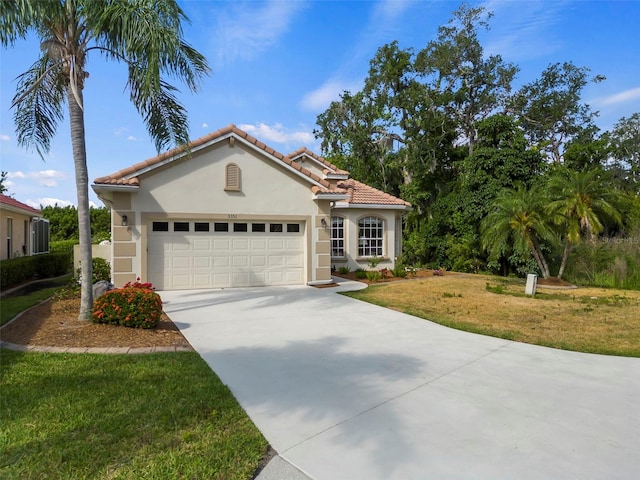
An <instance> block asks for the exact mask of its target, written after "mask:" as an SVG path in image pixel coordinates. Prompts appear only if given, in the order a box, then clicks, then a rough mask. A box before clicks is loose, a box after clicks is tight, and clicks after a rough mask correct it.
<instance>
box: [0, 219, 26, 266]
mask: <svg viewBox="0 0 640 480" xmlns="http://www.w3.org/2000/svg"><path fill="white" fill-rule="evenodd" d="M31 217H32V214H23V213H19V212H14V211H12V210H9V209H5V208H4V207H2V208H0V259H2V260H4V259H7V258H14V257H22V256H23V255H25V254H26V255H30V254H31V238H30V236H31ZM8 219H11V221H12V223H13V228H12V231H13V232H12V235H11V244H12V245H11V251H9V250H8V242H7V223H8ZM25 222H26V230H27V234H26V236H25ZM23 246H24V250H23ZM24 252H26V253H24Z"/></svg>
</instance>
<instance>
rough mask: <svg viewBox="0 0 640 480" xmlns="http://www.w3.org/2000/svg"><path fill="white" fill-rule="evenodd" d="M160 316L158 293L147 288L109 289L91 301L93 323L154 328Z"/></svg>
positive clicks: (160, 302)
mask: <svg viewBox="0 0 640 480" xmlns="http://www.w3.org/2000/svg"><path fill="white" fill-rule="evenodd" d="M161 316H162V300H161V299H160V295H158V294H157V293H156V292H154V291H153V290H151V289H149V288H141V287H138V286H125V287H123V288H117V289H115V290H110V291H108V292H107V293H105V294H104V295H101V296H100V297H99V298H97V299H96V300H95V301H94V302H93V313H92V318H93V321H94V323H107V324H111V325H122V326H125V327H134V328H155V327H156V326H157V325H158V322H159V321H160V317H161Z"/></svg>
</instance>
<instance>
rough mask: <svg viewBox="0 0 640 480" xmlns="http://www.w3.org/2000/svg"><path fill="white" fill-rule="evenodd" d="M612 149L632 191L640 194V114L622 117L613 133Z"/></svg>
mask: <svg viewBox="0 0 640 480" xmlns="http://www.w3.org/2000/svg"><path fill="white" fill-rule="evenodd" d="M611 149H612V153H613V156H614V158H615V159H616V160H617V161H618V165H619V166H620V169H621V170H622V171H624V172H625V180H626V181H627V184H628V187H629V189H630V190H631V191H633V192H634V193H636V194H638V193H640V112H636V113H634V114H633V115H631V116H629V117H622V118H621V119H620V120H619V121H618V122H617V123H616V124H615V126H614V127H613V131H612V132H611Z"/></svg>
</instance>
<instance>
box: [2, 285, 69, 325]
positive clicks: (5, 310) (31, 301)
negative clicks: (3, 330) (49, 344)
mask: <svg viewBox="0 0 640 480" xmlns="http://www.w3.org/2000/svg"><path fill="white" fill-rule="evenodd" d="M69 278H71V275H65V276H64V277H62V278H60V279H58V280H56V281H55V282H53V283H54V284H55V286H52V287H49V288H44V289H42V290H38V291H37V292H33V293H30V294H28V295H22V296H18V297H4V298H3V299H2V306H1V307H0V326H2V325H4V324H5V323H7V322H8V321H10V320H11V319H12V318H13V317H15V316H16V315H18V314H19V313H20V312H23V311H24V310H26V309H27V308H30V307H33V306H34V305H37V304H38V303H40V302H42V301H43V300H46V299H47V298H49V297H50V296H51V295H53V293H54V292H55V291H56V290H58V289H59V288H60V287H62V286H63V285H66V284H67V283H69Z"/></svg>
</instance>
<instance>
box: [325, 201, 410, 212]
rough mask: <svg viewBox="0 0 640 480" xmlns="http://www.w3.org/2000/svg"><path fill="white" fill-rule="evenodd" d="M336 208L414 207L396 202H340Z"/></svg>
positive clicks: (393, 208) (379, 208) (385, 208)
mask: <svg viewBox="0 0 640 480" xmlns="http://www.w3.org/2000/svg"><path fill="white" fill-rule="evenodd" d="M334 208H362V209H365V208H367V209H375V210H403V211H407V212H409V211H411V210H413V207H411V206H409V205H394V204H382V203H339V204H336V205H335V206H334Z"/></svg>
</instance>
